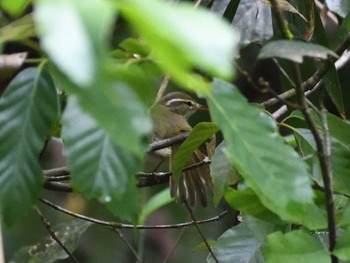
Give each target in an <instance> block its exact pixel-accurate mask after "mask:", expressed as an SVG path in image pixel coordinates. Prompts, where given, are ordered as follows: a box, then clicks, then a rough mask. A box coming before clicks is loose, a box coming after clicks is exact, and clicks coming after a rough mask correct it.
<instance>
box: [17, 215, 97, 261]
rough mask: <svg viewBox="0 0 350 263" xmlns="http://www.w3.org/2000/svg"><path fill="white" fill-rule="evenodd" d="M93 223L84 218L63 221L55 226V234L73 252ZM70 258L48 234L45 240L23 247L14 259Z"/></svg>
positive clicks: (49, 259)
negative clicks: (83, 219)
mask: <svg viewBox="0 0 350 263" xmlns="http://www.w3.org/2000/svg"><path fill="white" fill-rule="evenodd" d="M91 225H92V223H90V222H86V221H82V220H73V221H69V222H67V223H61V224H58V225H57V226H54V227H53V229H54V230H55V234H56V236H57V238H58V239H59V240H60V241H61V242H62V244H63V245H64V246H65V247H66V248H67V249H68V250H69V251H70V252H73V251H74V250H75V249H76V247H77V246H78V242H79V238H80V236H81V235H82V234H84V233H85V232H86V230H87V229H88V228H89V227H90V226H91ZM66 258H68V254H67V253H66V252H65V251H64V250H63V249H62V247H61V246H60V245H59V244H58V243H57V242H56V241H54V240H52V237H51V235H50V236H47V237H46V238H45V240H43V241H41V242H39V243H37V244H35V245H32V246H26V247H23V248H21V250H20V251H18V252H17V253H16V254H15V256H14V257H13V261H11V262H16V263H28V262H30V263H44V262H45V263H53V262H57V260H62V259H66Z"/></svg>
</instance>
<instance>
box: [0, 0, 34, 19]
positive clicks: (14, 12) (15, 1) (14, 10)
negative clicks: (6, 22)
mask: <svg viewBox="0 0 350 263" xmlns="http://www.w3.org/2000/svg"><path fill="white" fill-rule="evenodd" d="M28 4H29V0H1V2H0V5H1V7H2V8H3V9H4V10H5V11H6V12H8V13H10V14H11V16H18V15H20V14H21V13H22V12H23V11H24V9H25V7H26V6H27V5H28Z"/></svg>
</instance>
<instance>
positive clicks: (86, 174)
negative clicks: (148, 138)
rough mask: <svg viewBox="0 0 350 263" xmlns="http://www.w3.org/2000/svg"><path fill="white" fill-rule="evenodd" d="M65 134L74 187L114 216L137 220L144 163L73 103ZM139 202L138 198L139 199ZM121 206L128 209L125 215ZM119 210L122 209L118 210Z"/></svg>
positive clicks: (67, 110)
mask: <svg viewBox="0 0 350 263" xmlns="http://www.w3.org/2000/svg"><path fill="white" fill-rule="evenodd" d="M63 121H64V122H63V127H62V134H63V138H64V141H65V150H66V153H67V155H68V165H69V168H70V170H71V174H72V184H73V187H74V188H75V189H76V190H78V191H81V192H82V193H83V194H84V195H85V196H86V197H87V198H95V199H97V200H99V201H100V202H101V203H102V204H105V205H106V206H107V207H108V208H109V209H110V210H111V211H112V213H113V214H114V215H116V216H118V217H119V218H122V219H128V220H133V221H134V220H135V217H136V214H137V208H138V206H137V204H133V203H132V200H133V201H135V200H134V199H135V198H132V197H130V200H129V201H128V203H125V202H124V200H125V199H127V197H129V196H130V195H137V194H136V193H137V191H136V182H135V177H134V175H135V173H136V171H137V170H138V168H139V165H140V161H139V160H138V159H137V158H136V157H135V156H134V155H133V154H131V153H130V152H129V151H126V150H124V149H123V148H121V147H119V146H118V145H116V144H115V143H114V142H113V141H112V139H111V137H110V136H109V135H108V134H106V132H105V131H103V130H102V129H100V128H99V127H98V126H97V124H96V122H95V121H94V120H93V119H92V118H91V117H90V116H88V115H87V114H86V113H84V112H83V111H82V110H81V109H80V108H79V107H78V105H77V104H76V103H74V102H73V101H71V100H69V101H68V105H67V107H66V110H65V113H64V119H63ZM136 200H137V199H136ZM120 206H125V207H128V209H124V210H125V211H124V213H123V212H121V211H120ZM117 209H118V210H117Z"/></svg>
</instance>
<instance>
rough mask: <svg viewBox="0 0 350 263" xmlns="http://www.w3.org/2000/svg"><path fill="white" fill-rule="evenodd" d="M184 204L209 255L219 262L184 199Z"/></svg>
mask: <svg viewBox="0 0 350 263" xmlns="http://www.w3.org/2000/svg"><path fill="white" fill-rule="evenodd" d="M185 205H186V208H187V211H188V213H189V214H190V216H191V218H192V220H193V222H194V225H195V226H196V228H197V231H198V234H199V235H200V236H201V238H202V240H203V242H204V244H205V246H206V247H207V249H208V251H209V253H210V255H211V256H212V257H213V259H214V261H215V262H216V263H219V261H218V259H217V258H216V256H215V254H214V252H213V250H212V248H211V247H210V245H209V243H208V241H207V239H206V237H205V236H204V235H203V233H202V230H201V229H200V228H199V225H198V222H197V220H196V218H195V216H194V214H193V212H192V209H191V207H190V206H189V205H188V203H187V202H186V201H185Z"/></svg>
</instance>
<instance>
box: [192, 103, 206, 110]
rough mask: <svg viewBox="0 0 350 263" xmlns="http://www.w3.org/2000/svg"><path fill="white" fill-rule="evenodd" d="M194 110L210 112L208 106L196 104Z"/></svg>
mask: <svg viewBox="0 0 350 263" xmlns="http://www.w3.org/2000/svg"><path fill="white" fill-rule="evenodd" d="M192 110H200V111H207V110H208V107H207V106H204V105H202V104H199V103H197V104H195V105H193V106H192Z"/></svg>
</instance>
